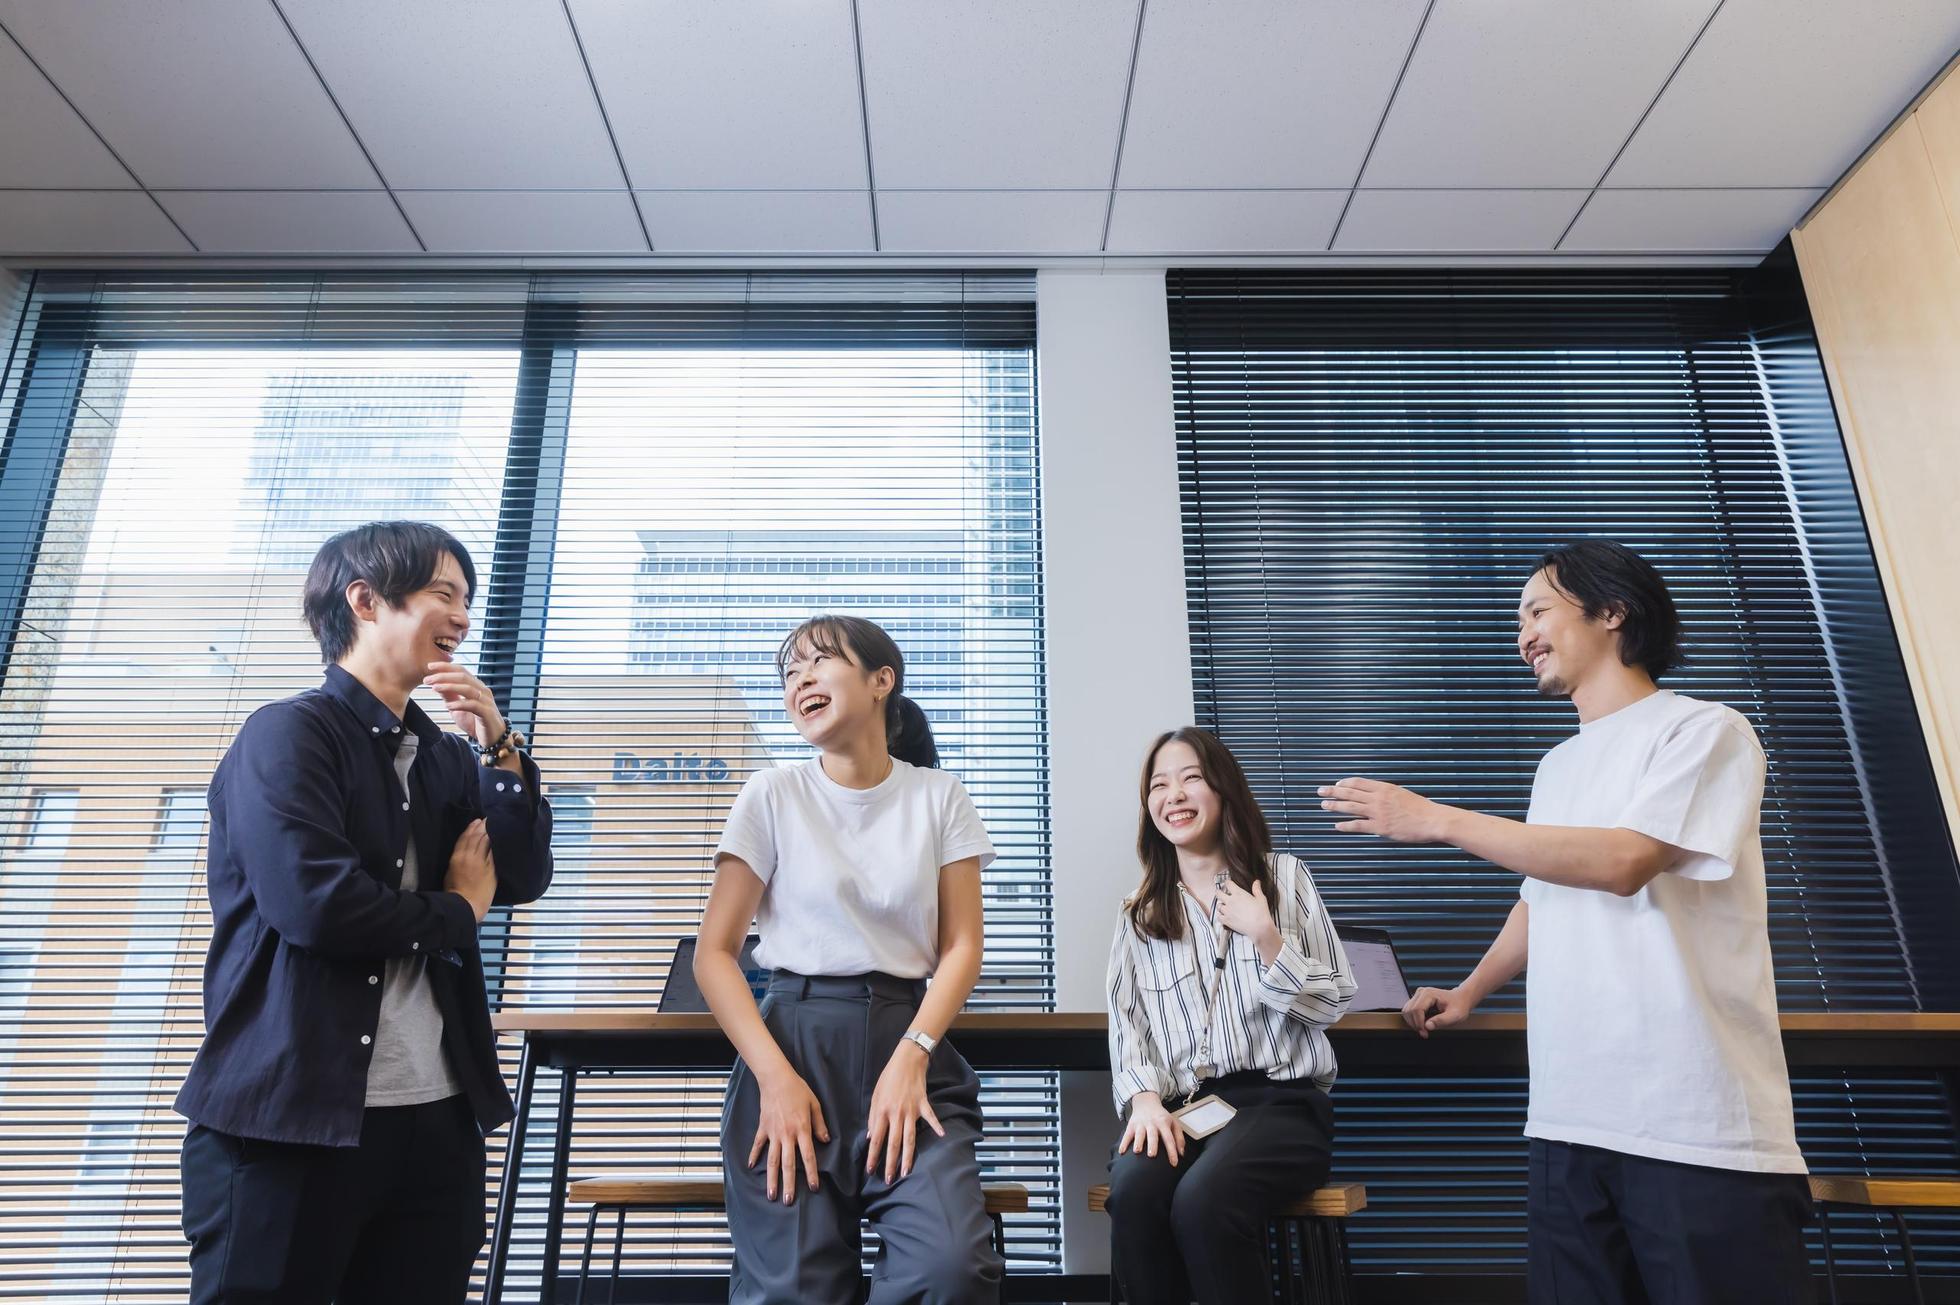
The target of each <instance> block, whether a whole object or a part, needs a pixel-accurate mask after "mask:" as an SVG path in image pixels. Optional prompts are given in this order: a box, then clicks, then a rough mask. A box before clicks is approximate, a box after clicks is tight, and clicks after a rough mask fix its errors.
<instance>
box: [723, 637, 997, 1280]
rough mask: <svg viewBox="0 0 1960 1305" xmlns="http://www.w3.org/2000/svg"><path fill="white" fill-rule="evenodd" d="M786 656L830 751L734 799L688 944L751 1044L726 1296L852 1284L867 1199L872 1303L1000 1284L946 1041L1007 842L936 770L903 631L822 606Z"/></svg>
mask: <svg viewBox="0 0 1960 1305" xmlns="http://www.w3.org/2000/svg"><path fill="white" fill-rule="evenodd" d="M776 665H777V669H778V670H779V671H780V672H781V674H782V682H783V706H784V707H785V708H786V709H787V710H788V711H789V714H790V718H791V720H793V721H794V722H795V724H796V728H797V731H798V732H799V733H801V734H802V735H803V737H804V738H805V739H807V740H809V742H810V743H811V744H812V745H814V746H815V747H816V748H817V749H818V752H819V755H818V756H817V757H816V758H814V759H812V760H810V761H805V762H801V763H799V764H797V765H793V766H782V767H777V768H773V769H768V770H762V771H758V772H757V773H756V774H755V775H754V776H753V777H751V778H750V780H749V781H748V783H747V784H745V785H744V786H743V788H742V792H741V794H740V796H738V797H737V798H736V799H735V805H734V807H733V809H731V810H730V811H729V813H728V824H727V827H726V828H725V830H724V831H723V833H722V838H721V844H720V846H719V847H718V848H717V849H716V851H715V882H714V889H713V892H712V893H711V895H710V896H709V899H708V909H707V913H706V917H705V918H704V919H703V920H702V923H701V933H700V942H699V946H698V948H697V950H696V953H695V955H696V960H695V965H694V973H695V977H696V978H697V980H698V981H699V982H700V985H701V991H702V993H703V994H704V995H705V996H706V997H707V999H708V1005H709V1008H710V1009H711V1010H713V1011H714V1014H715V1019H716V1021H717V1022H718V1023H719V1024H720V1025H721V1027H722V1029H723V1030H724V1031H725V1032H726V1033H727V1034H728V1037H729V1040H730V1041H732V1042H733V1043H734V1044H735V1049H736V1051H737V1053H738V1054H739V1057H740V1058H739V1059H738V1061H737V1062H736V1065H735V1072H734V1074H733V1075H732V1076H731V1077H730V1079H729V1083H728V1097H727V1101H726V1104H725V1105H724V1107H723V1111H722V1126H721V1144H722V1170H723V1174H724V1177H725V1180H726V1184H727V1195H728V1225H729V1234H730V1236H731V1238H732V1240H733V1242H734V1251H735V1255H734V1264H733V1265H732V1267H731V1270H730V1275H729V1300H730V1301H732V1302H741V1303H743V1305H765V1303H770V1305H788V1303H790V1302H795V1305H832V1303H833V1302H834V1303H835V1305H845V1303H846V1302H856V1301H857V1300H858V1291H859V1260H860V1254H861V1252H860V1246H859V1233H858V1226H859V1221H860V1219H869V1220H870V1221H871V1222H872V1223H873V1224H875V1225H876V1226H877V1228H878V1232H879V1238H880V1243H881V1246H882V1250H881V1252H880V1255H879V1259H878V1263H877V1266H876V1268H875V1269H874V1271H873V1274H872V1286H871V1295H870V1298H869V1305H884V1303H887V1302H890V1303H895V1302H898V1301H917V1302H946V1303H951V1302H967V1301H976V1302H977V1301H991V1300H994V1299H995V1298H996V1297H997V1296H998V1293H999V1289H1000V1277H1001V1271H1002V1264H1001V1259H1000V1256H999V1255H998V1254H996V1253H995V1251H994V1249H993V1246H992V1242H991V1235H990V1234H991V1226H990V1224H989V1222H988V1219H987V1215H986V1211H985V1208H984V1205H983V1203H982V1199H981V1193H980V1166H979V1160H978V1158H977V1156H976V1154H975V1146H976V1144H977V1143H978V1141H979V1138H980V1124H981V1121H980V1105H979V1090H980V1084H979V1080H978V1079H977V1078H976V1077H975V1076H974V1073H973V1070H972V1069H971V1068H970V1067H969V1066H968V1065H967V1063H966V1061H965V1060H963V1059H961V1057H960V1056H959V1054H958V1053H957V1052H955V1051H954V1050H953V1048H952V1047H951V1046H950V1045H948V1044H947V1043H945V1042H944V1041H943V1039H944V1037H945V1034H946V1029H947V1026H948V1025H949V1024H951V1023H952V1020H953V1016H954V1014H955V1013H956V1012H957V1011H958V1010H959V1009H960V1007H961V1005H962V1004H964V1003H965V1001H966V998H967V994H968V993H969V992H971V991H972V990H973V984H974V981H975V980H976V979H977V978H978V977H979V975H980V955H981V945H982V931H981V904H980V871H981V870H982V869H983V868H984V867H985V866H986V865H987V864H988V863H989V862H990V861H992V860H993V858H994V849H993V844H992V843H991V842H990V841H989V840H988V838H987V831H986V829H985V828H983V827H982V825H981V823H980V817H979V813H978V812H976V811H975V810H974V807H973V802H972V800H971V799H970V798H969V797H968V796H967V793H966V789H965V788H964V787H963V786H962V785H961V784H960V782H959V780H957V779H955V778H953V776H951V775H949V774H947V773H946V772H944V771H942V770H938V769H935V768H934V767H935V766H936V764H937V761H938V752H937V749H936V748H935V746H934V744H933V741H932V731H931V729H930V727H929V726H928V725H927V723H926V719H925V714H924V713H923V712H921V711H920V710H919V708H918V706H917V704H915V703H913V702H912V701H911V700H910V699H908V698H906V697H905V696H904V693H903V689H904V687H905V662H904V658H903V656H902V655H901V654H900V653H899V650H898V646H897V645H896V644H894V643H893V642H892V639H891V636H889V635H887V634H886V633H885V632H884V631H883V630H882V629H880V628H879V627H878V626H877V625H875V624H873V623H872V622H870V621H867V620H863V619H862V618H859V617H852V616H819V617H815V618H813V619H811V620H809V621H805V622H804V623H803V624H802V625H800V626H798V627H797V628H796V629H795V630H794V631H792V632H791V634H790V635H789V637H788V638H787V639H785V640H784V641H783V644H782V647H781V648H780V649H778V651H777V654H776ZM752 919H753V920H754V921H755V922H756V928H757V930H758V932H759V933H760V935H761V942H760V944H759V945H758V946H757V948H756V960H757V961H758V963H760V964H761V965H764V966H766V967H768V968H769V969H770V970H771V971H772V977H771V979H770V983H769V993H768V996H767V997H766V998H765V999H764V1001H763V1002H762V1005H761V1006H760V1007H759V1008H758V1007H757V1005H756V1002H755V999H754V997H753V996H752V994H751V993H750V990H749V985H748V981H747V979H746V978H745V977H744V976H743V974H742V969H741V966H740V964H739V962H738V956H739V954H740V949H741V946H742V942H743V939H744V937H745V936H746V935H747V933H748V931H749V922H750V921H751V920H752ZM928 978H930V979H931V985H930V987H928V986H927V982H926V981H927V979H928Z"/></svg>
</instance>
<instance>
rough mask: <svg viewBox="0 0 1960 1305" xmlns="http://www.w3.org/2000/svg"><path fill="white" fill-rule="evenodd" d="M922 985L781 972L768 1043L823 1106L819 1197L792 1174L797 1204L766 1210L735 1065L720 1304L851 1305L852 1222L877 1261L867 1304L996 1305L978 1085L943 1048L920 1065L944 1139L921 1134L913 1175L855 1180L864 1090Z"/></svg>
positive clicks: (772, 987) (740, 1070) (751, 1105)
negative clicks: (866, 1231)
mask: <svg viewBox="0 0 1960 1305" xmlns="http://www.w3.org/2000/svg"><path fill="white" fill-rule="evenodd" d="M925 989H926V985H925V981H924V980H912V979H895V978H893V977H891V976H890V975H886V974H863V975H852V976H849V977H843V978H838V977H807V976H803V975H796V974H788V973H785V972H781V971H778V972H777V974H776V975H775V977H774V978H773V979H772V980H771V981H770V984H769V993H768V996H767V998H766V999H765V1000H764V1001H763V1003H762V1018H763V1022H764V1023H765V1024H766V1025H768V1028H769V1032H770V1035H771V1036H772V1037H774V1038H775V1039H776V1045H777V1046H779V1047H781V1048H782V1049H783V1054H784V1055H785V1056H787V1057H788V1058H789V1062H790V1064H791V1065H793V1066H794V1067H795V1069H796V1072H797V1073H798V1074H800V1075H802V1077H803V1081H804V1082H806V1083H808V1084H809V1085H810V1090H811V1091H812V1092H814V1093H815V1094H816V1097H817V1101H818V1102H819V1103H820V1104H821V1105H822V1107H823V1117H824V1122H825V1124H827V1125H828V1126H829V1129H830V1141H828V1142H819V1143H817V1145H816V1151H817V1169H818V1178H819V1181H818V1190H817V1191H815V1192H812V1191H811V1190H810V1189H809V1186H808V1175H807V1174H805V1173H804V1172H803V1171H802V1164H801V1161H799V1162H798V1173H797V1187H796V1199H795V1201H794V1202H792V1203H791V1204H789V1205H784V1204H783V1202H782V1200H781V1198H780V1194H779V1195H778V1199H777V1200H775V1201H771V1200H769V1198H768V1195H767V1191H768V1188H767V1186H766V1184H767V1174H766V1173H765V1172H764V1169H765V1166H766V1160H765V1161H762V1162H758V1163H757V1164H756V1165H755V1167H753V1168H750V1167H748V1165H747V1163H746V1162H747V1160H748V1158H749V1149H750V1148H751V1147H752V1146H753V1145H754V1143H755V1133H756V1124H757V1119H758V1114H759V1098H758V1095H757V1091H756V1082H755V1077H754V1075H752V1074H750V1073H749V1070H748V1067H747V1066H746V1065H744V1064H742V1063H741V1062H740V1061H737V1062H736V1065H735V1072H734V1074H733V1075H732V1076H731V1077H730V1078H729V1080H728V1098H727V1101H726V1103H725V1104H724V1105H723V1107H722V1115H721V1153H722V1173H723V1176H724V1179H725V1181H726V1183H727V1188H728V1230H729V1234H730V1236H731V1238H732V1239H733V1241H734V1244H735V1263H734V1266H733V1268H732V1269H731V1271H730V1274H729V1281H728V1299H729V1301H730V1302H731V1305H856V1303H857V1301H858V1300H859V1286H860V1278H859V1274H860V1257H861V1255H862V1247H861V1244H860V1239H859V1228H858V1225H859V1221H860V1220H861V1219H868V1220H870V1222H871V1224H872V1225H873V1226H874V1227H875V1228H876V1229H877V1230H878V1236H879V1239H880V1242H881V1249H880V1251H879V1255H878V1261H877V1263H876V1265H875V1266H874V1267H873V1269H872V1275H871V1294H870V1296H869V1298H868V1300H867V1305H968V1303H969V1302H970V1303H971V1305H980V1303H981V1302H993V1301H996V1300H998V1299H999V1293H1000V1279H1001V1273H1002V1271H1003V1265H1002V1263H1001V1258H1000V1256H999V1255H997V1254H995V1253H994V1249H993V1239H992V1226H991V1224H990V1223H989V1222H988V1219H987V1213H986V1209H985V1206H984V1205H983V1203H982V1200H981V1195H980V1161H979V1158H978V1156H977V1155H976V1154H975V1150H974V1148H975V1146H976V1144H977V1143H978V1142H979V1140H980V1080H979V1078H978V1077H977V1076H975V1074H974V1072H973V1069H972V1067H971V1066H969V1065H968V1064H967V1063H966V1061H965V1060H963V1059H962V1058H961V1057H960V1055H959V1053H958V1052H957V1051H955V1050H953V1047H952V1045H951V1044H950V1042H942V1043H940V1044H939V1047H938V1049H937V1050H935V1051H934V1052H933V1053H932V1059H931V1060H930V1061H929V1062H928V1063H927V1066H926V1092H927V1095H928V1098H929V1100H930V1101H931V1103H932V1110H933V1113H934V1114H935V1115H937V1116H938V1117H939V1123H940V1125H941V1127H943V1128H944V1129H945V1130H946V1136H944V1137H940V1136H939V1135H938V1134H936V1133H934V1132H933V1131H932V1129H931V1128H930V1127H928V1126H926V1125H925V1124H920V1125H918V1143H917V1150H916V1154H915V1158H914V1160H913V1163H912V1172H911V1174H909V1175H908V1176H905V1177H902V1178H900V1179H899V1180H898V1181H897V1182H895V1183H889V1184H888V1183H886V1182H885V1179H884V1169H883V1166H882V1165H880V1166H879V1172H878V1173H876V1174H869V1175H868V1174H866V1173H865V1172H864V1165H865V1156H866V1151H867V1145H868V1138H867V1136H866V1132H865V1117H866V1115H867V1114H868V1113H869V1111H870V1107H871V1092H872V1089H873V1088H875V1087H876V1086H877V1083H878V1076H879V1075H880V1074H881V1073H883V1072H884V1069H885V1064H886V1062H887V1061H889V1060H890V1059H891V1055H892V1052H893V1050H894V1049H895V1048H896V1047H897V1046H898V1040H899V1038H900V1037H902V1036H903V1035H904V1033H905V1031H906V1029H908V1028H909V1027H911V1023H912V1017H913V1015H914V1014H916V1013H917V1011H918V1008H919V1001H920V998H921V997H923V996H924V994H925Z"/></svg>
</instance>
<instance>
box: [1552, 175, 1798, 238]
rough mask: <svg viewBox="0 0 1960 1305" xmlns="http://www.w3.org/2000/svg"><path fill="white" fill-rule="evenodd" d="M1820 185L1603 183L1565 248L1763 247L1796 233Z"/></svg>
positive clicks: (1576, 223)
mask: <svg viewBox="0 0 1960 1305" xmlns="http://www.w3.org/2000/svg"><path fill="white" fill-rule="evenodd" d="M1823 193H1824V191H1823V188H1822V187H1816V188H1812V189H1808V190H1602V191H1600V192H1599V193H1598V194H1597V195H1594V196H1593V197H1592V202H1591V203H1589V204H1587V205H1586V211H1585V212H1583V213H1581V214H1580V215H1579V220H1578V221H1577V222H1575V223H1573V224H1572V232H1571V234H1570V235H1568V236H1566V238H1565V243H1564V244H1562V245H1560V246H1559V248H1560V249H1561V250H1565V251H1568V252H1571V251H1579V252H1596V253H1609V252H1617V251H1622V250H1624V251H1629V252H1643V253H1644V252H1648V251H1678V252H1681V253H1691V252H1697V251H1699V252H1706V253H1734V252H1742V253H1757V252H1766V251H1768V250H1771V249H1774V248H1776V246H1777V243H1778V242H1779V241H1781V240H1782V239H1783V237H1784V236H1786V235H1788V234H1790V228H1791V227H1793V226H1795V225H1796V223H1797V219H1798V218H1800V217H1802V216H1803V215H1804V213H1805V212H1807V211H1808V210H1809V208H1810V206H1811V205H1812V204H1815V203H1816V202H1817V197H1818V196H1819V195H1822V194H1823Z"/></svg>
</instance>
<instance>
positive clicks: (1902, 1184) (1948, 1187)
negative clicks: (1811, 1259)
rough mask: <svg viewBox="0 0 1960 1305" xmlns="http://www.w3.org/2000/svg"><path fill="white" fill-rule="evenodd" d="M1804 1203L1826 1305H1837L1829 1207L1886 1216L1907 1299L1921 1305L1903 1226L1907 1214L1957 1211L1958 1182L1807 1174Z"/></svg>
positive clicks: (1921, 1293) (1921, 1295)
mask: <svg viewBox="0 0 1960 1305" xmlns="http://www.w3.org/2000/svg"><path fill="white" fill-rule="evenodd" d="M1810 1199H1811V1200H1812V1201H1814V1202H1816V1203H1817V1226H1818V1229H1819V1230H1820V1231H1821V1232H1822V1233H1823V1234H1824V1280H1825V1281H1826V1282H1827V1283H1829V1284H1830V1288H1831V1305H1837V1299H1838V1289H1837V1252H1836V1251H1835V1250H1834V1249H1833V1248H1832V1246H1831V1207H1832V1206H1834V1205H1849V1206H1862V1207H1864V1208H1865V1209H1868V1210H1875V1211H1882V1212H1883V1213H1885V1214H1887V1215H1890V1216H1891V1219H1892V1227H1893V1229H1894V1230H1895V1231H1896V1232H1897V1233H1898V1234H1899V1255H1900V1258H1902V1259H1903V1260H1904V1261H1905V1267H1906V1283H1907V1285H1908V1287H1909V1288H1910V1289H1911V1291H1912V1298H1913V1300H1915V1301H1917V1302H1919V1305H1925V1301H1926V1289H1925V1286H1924V1285H1923V1284H1922V1283H1921V1282H1920V1281H1919V1264H1918V1262H1917V1261H1916V1260H1915V1259H1914V1258H1913V1254H1912V1233H1911V1232H1910V1231H1909V1230H1908V1229H1907V1228H1906V1218H1905V1212H1906V1211H1907V1210H1960V1178H1918V1177H1912V1176H1910V1175H1885V1176H1877V1175H1872V1174H1812V1175H1811V1176H1810Z"/></svg>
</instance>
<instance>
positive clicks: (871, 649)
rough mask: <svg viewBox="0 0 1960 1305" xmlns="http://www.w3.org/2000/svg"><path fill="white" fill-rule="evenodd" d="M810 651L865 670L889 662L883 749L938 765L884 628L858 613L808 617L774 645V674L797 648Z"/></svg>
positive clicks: (905, 758)
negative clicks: (776, 645) (908, 695)
mask: <svg viewBox="0 0 1960 1305" xmlns="http://www.w3.org/2000/svg"><path fill="white" fill-rule="evenodd" d="M805 645H808V646H809V647H810V648H811V649H812V650H814V651H816V652H820V653H829V654H830V655H831V656H832V657H842V658H844V659H845V660H846V661H849V662H851V663H852V664H853V665H855V666H857V667H859V668H860V669H862V670H864V671H867V672H869V671H876V670H879V669H881V668H883V667H886V666H889V667H891V671H892V691H891V696H890V697H888V698H886V699H885V747H886V748H887V749H889V750H890V752H891V754H892V756H894V757H896V758H898V759H899V760H900V761H903V762H905V763H907V764H908V765H913V766H925V767H928V768H931V767H937V766H938V765H939V746H938V745H937V744H936V743H934V742H933V740H932V725H931V724H930V723H929V722H928V721H927V720H926V714H925V712H924V711H922V710H921V709H920V707H919V704H918V703H916V702H914V701H912V700H911V699H910V698H908V697H906V696H905V654H904V653H901V652H900V651H899V650H898V644H897V643H896V642H894V641H893V639H892V637H891V636H890V635H889V634H886V633H885V630H884V627H883V626H881V625H879V624H878V623H877V622H876V621H867V620H865V619H864V618H863V617H862V616H813V617H811V618H810V619H809V620H807V621H805V622H804V623H803V624H801V625H799V626H797V627H796V628H795V629H794V630H791V631H790V632H789V637H788V638H786V639H784V640H783V642H782V645H781V646H780V647H779V648H777V649H776V677H777V678H778V679H781V678H782V675H783V673H784V672H785V671H786V670H787V669H788V668H789V663H790V659H791V658H793V657H794V656H796V651H797V649H798V648H801V647H803V646H805Z"/></svg>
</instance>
